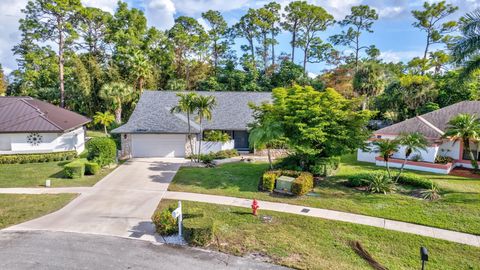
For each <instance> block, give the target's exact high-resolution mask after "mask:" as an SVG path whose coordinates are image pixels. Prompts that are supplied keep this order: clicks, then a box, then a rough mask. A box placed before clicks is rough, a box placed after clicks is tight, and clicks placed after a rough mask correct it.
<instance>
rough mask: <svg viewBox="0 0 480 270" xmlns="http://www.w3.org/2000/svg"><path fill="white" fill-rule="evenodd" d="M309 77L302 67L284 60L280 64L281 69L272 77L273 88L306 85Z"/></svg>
mask: <svg viewBox="0 0 480 270" xmlns="http://www.w3.org/2000/svg"><path fill="white" fill-rule="evenodd" d="M307 81H308V77H307V76H306V75H305V73H304V72H303V68H302V66H299V65H297V64H295V63H293V62H292V61H289V60H284V61H282V62H281V63H280V68H279V69H278V71H277V72H275V73H274V74H273V75H272V80H271V82H272V86H273V87H291V86H293V85H294V84H298V85H306V84H307Z"/></svg>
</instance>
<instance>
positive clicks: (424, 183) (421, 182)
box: [398, 174, 436, 189]
mask: <svg viewBox="0 0 480 270" xmlns="http://www.w3.org/2000/svg"><path fill="white" fill-rule="evenodd" d="M398 183H400V184H402V185H407V186H412V187H418V188H424V189H431V188H432V186H436V184H435V183H434V182H432V181H430V180H428V179H425V178H422V177H419V176H416V175H411V174H402V175H400V178H398Z"/></svg>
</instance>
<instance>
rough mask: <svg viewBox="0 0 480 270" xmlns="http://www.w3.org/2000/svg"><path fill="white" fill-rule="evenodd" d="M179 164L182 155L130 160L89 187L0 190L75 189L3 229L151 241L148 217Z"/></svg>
mask: <svg viewBox="0 0 480 270" xmlns="http://www.w3.org/2000/svg"><path fill="white" fill-rule="evenodd" d="M184 162H185V160H184V159H160V158H141V159H140V158H135V159H131V160H129V161H127V162H126V163H124V164H123V165H122V166H119V167H118V168H117V169H115V170H114V171H113V172H112V173H110V174H109V175H108V176H106V177H105V178H104V179H103V180H101V181H100V182H98V183H97V184H96V185H95V186H93V187H91V188H38V189H30V188H18V189H0V193H2V192H8V193H13V192H14V191H16V192H17V193H34V194H39V193H65V192H69V193H80V196H79V197H77V198H76V199H75V200H73V201H72V202H71V203H69V204H68V205H67V206H65V207H64V208H62V209H60V210H59V211H57V212H54V213H51V214H49V215H46V216H43V217H40V218H38V219H34V220H31V221H27V222H25V223H22V224H18V225H15V226H12V227H9V228H7V229H5V230H10V231H25V230H47V231H62V232H77V233H90V234H102V235H112V236H120V237H133V238H138V239H144V240H155V236H154V231H155V230H154V227H153V224H152V222H151V215H152V213H153V212H154V211H155V209H156V207H157V205H158V203H159V201H160V200H161V199H162V197H163V195H164V193H165V191H166V190H167V188H168V185H169V183H170V181H171V180H172V179H173V176H175V174H176V172H177V170H178V169H179V168H180V166H181V164H182V163H184Z"/></svg>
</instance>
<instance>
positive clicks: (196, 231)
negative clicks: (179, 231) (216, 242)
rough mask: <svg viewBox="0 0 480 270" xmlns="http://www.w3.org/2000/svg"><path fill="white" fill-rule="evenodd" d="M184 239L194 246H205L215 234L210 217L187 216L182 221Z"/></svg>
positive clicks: (213, 223)
mask: <svg viewBox="0 0 480 270" xmlns="http://www.w3.org/2000/svg"><path fill="white" fill-rule="evenodd" d="M183 231H184V236H185V240H186V241H187V242H188V243H189V244H191V245H194V246H201V247H204V246H207V245H208V244H210V242H212V240H213V236H214V234H215V222H214V221H213V219H211V218H207V217H202V218H187V219H185V220H184V221H183Z"/></svg>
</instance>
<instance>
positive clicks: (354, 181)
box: [346, 173, 372, 187]
mask: <svg viewBox="0 0 480 270" xmlns="http://www.w3.org/2000/svg"><path fill="white" fill-rule="evenodd" d="M370 178H372V173H356V174H352V175H349V176H348V178H347V183H346V186H348V187H364V186H368V183H369V179H370Z"/></svg>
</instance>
